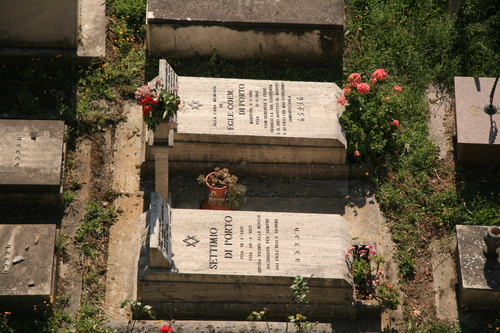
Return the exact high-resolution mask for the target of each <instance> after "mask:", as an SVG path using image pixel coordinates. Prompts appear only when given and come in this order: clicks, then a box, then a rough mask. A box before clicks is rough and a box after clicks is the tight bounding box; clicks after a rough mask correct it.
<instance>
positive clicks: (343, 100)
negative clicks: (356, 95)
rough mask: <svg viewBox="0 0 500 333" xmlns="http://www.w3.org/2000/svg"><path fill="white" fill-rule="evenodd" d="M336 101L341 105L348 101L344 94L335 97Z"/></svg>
mask: <svg viewBox="0 0 500 333" xmlns="http://www.w3.org/2000/svg"><path fill="white" fill-rule="evenodd" d="M337 102H338V103H339V104H340V105H342V106H346V105H349V103H347V97H345V96H341V97H339V98H338V99H337Z"/></svg>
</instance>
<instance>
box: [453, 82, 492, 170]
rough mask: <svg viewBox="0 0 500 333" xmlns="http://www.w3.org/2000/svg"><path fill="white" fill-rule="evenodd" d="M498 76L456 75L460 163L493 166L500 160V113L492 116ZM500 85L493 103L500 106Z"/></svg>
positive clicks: (458, 159)
mask: <svg viewBox="0 0 500 333" xmlns="http://www.w3.org/2000/svg"><path fill="white" fill-rule="evenodd" d="M494 82H495V79H494V78H479V77H455V125H456V130H457V163H459V164H465V165H482V166H492V165H498V164H499V163H500V137H499V136H498V126H499V124H500V114H499V113H496V114H493V115H491V116H490V115H488V114H486V113H485V112H484V107H485V106H487V105H489V104H490V95H491V91H492V88H493V84H494ZM499 90H500V86H498V87H496V93H495V94H494V100H493V105H495V106H496V107H497V108H500V91H499Z"/></svg>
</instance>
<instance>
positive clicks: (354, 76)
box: [347, 73, 361, 88]
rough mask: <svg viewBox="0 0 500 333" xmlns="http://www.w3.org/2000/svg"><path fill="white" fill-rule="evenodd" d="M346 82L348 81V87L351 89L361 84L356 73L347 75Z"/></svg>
mask: <svg viewBox="0 0 500 333" xmlns="http://www.w3.org/2000/svg"><path fill="white" fill-rule="evenodd" d="M347 80H348V81H349V85H350V86H351V87H353V88H356V87H357V86H358V84H359V83H360V82H361V75H360V74H358V73H352V74H351V75H349V78H348V79H347Z"/></svg>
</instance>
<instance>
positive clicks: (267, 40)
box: [146, 0, 344, 65]
mask: <svg viewBox="0 0 500 333" xmlns="http://www.w3.org/2000/svg"><path fill="white" fill-rule="evenodd" d="M146 23H147V34H148V36H147V40H148V53H149V54H150V55H154V56H158V55H160V56H166V55H175V56H176V57H194V56H197V55H210V54H211V53H212V52H213V51H214V49H215V50H216V52H217V54H218V55H220V56H221V57H223V58H225V59H252V58H259V59H261V58H263V59H265V60H266V61H269V62H275V63H280V62H296V63H316V64H317V63H322V64H325V63H327V64H329V65H332V64H335V65H339V64H341V62H342V56H343V45H344V1H343V0H308V1H303V0H281V1H274V0H231V1H230V0H184V1H183V2H182V6H179V4H178V3H177V2H175V1H173V0H148V4H147V18H146Z"/></svg>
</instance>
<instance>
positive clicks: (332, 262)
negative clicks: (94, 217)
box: [137, 194, 356, 319]
mask: <svg viewBox="0 0 500 333" xmlns="http://www.w3.org/2000/svg"><path fill="white" fill-rule="evenodd" d="M148 214H149V215H150V217H149V221H150V223H152V224H151V226H150V234H149V237H148V241H147V242H146V243H145V244H144V246H143V251H141V261H140V262H141V265H140V267H139V280H138V289H137V290H138V297H140V299H141V300H143V302H144V303H147V304H150V305H152V306H153V307H154V309H155V311H156V312H157V313H159V315H160V316H168V315H169V313H170V311H171V309H173V308H175V309H177V311H176V315H175V316H176V318H179V319H181V318H200V315H201V316H203V317H205V318H219V319H224V318H233V319H244V318H246V317H247V316H248V315H249V314H250V313H251V312H252V311H255V310H260V309H262V308H263V307H267V308H268V309H269V312H268V314H269V317H270V318H274V317H276V318H280V317H281V318H283V315H284V314H285V312H286V304H287V303H288V302H289V296H290V292H291V289H290V286H291V285H292V284H293V279H294V277H295V276H297V275H301V276H303V277H305V278H308V285H309V287H310V292H309V293H308V298H309V300H310V301H311V303H310V304H309V305H303V306H301V307H299V308H300V311H303V313H307V312H308V309H309V311H310V310H311V309H312V307H314V318H318V319H320V318H332V317H338V316H340V317H342V318H344V319H348V318H354V317H355V316H356V307H355V305H354V298H353V296H354V287H353V283H352V279H351V277H350V276H349V274H348V270H347V265H346V262H345V258H344V253H345V251H346V249H347V248H348V247H349V246H350V241H351V237H350V234H349V224H348V222H347V221H346V220H345V219H344V218H343V217H341V216H340V215H322V214H297V213H276V212H250V211H219V210H216V211H214V210H192V209H175V208H170V207H169V206H168V205H167V204H166V203H165V202H164V201H163V200H162V199H161V197H160V196H158V195H157V194H155V195H153V196H152V199H151V209H150V210H149V212H148ZM160 216H161V218H160ZM148 257H149V258H148Z"/></svg>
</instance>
